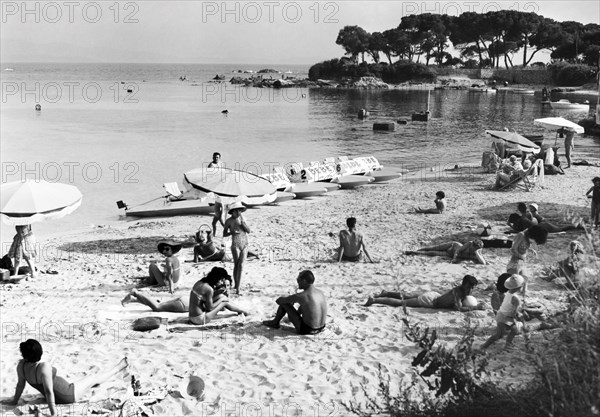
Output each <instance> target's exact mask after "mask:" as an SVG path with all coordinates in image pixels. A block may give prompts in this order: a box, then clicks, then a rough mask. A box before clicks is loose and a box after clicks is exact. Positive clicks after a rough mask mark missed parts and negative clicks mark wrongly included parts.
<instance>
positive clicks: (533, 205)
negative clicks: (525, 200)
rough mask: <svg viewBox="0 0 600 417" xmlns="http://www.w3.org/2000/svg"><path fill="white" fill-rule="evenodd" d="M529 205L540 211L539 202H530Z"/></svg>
mask: <svg viewBox="0 0 600 417" xmlns="http://www.w3.org/2000/svg"><path fill="white" fill-rule="evenodd" d="M529 207H533V208H534V209H535V211H539V209H540V206H538V205H537V203H531V204H529Z"/></svg>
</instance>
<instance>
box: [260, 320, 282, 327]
mask: <svg viewBox="0 0 600 417" xmlns="http://www.w3.org/2000/svg"><path fill="white" fill-rule="evenodd" d="M262 324H264V325H265V326H267V327H272V328H273V329H279V323H277V322H276V321H275V320H265V321H263V322H262Z"/></svg>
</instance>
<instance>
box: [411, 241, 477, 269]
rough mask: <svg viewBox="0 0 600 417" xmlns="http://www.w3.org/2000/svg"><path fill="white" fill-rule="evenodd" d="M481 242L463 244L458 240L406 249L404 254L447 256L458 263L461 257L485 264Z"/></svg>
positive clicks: (454, 262)
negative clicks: (413, 249) (412, 249)
mask: <svg viewBox="0 0 600 417" xmlns="http://www.w3.org/2000/svg"><path fill="white" fill-rule="evenodd" d="M482 248H483V242H482V241H481V240H479V239H477V240H471V241H469V242H467V243H465V244H464V245H463V244H462V243H460V242H448V243H442V244H440V245H436V246H429V247H425V248H421V249H418V250H416V251H408V250H407V251H406V252H404V254H405V255H426V256H447V257H449V258H452V263H453V264H456V263H459V262H460V260H461V259H471V260H473V261H475V263H480V264H482V265H485V264H486V262H485V259H483V255H482V253H481V249H482Z"/></svg>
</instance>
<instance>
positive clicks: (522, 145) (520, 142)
mask: <svg viewBox="0 0 600 417" xmlns="http://www.w3.org/2000/svg"><path fill="white" fill-rule="evenodd" d="M485 133H487V134H488V135H490V136H491V137H493V138H496V139H501V140H503V141H504V142H507V143H508V144H510V145H511V147H513V148H515V147H516V148H517V149H519V150H520V151H523V152H531V153H534V154H536V153H539V152H540V147H539V146H537V145H536V144H535V143H533V142H532V141H530V140H529V139H527V138H526V137H524V136H521V135H519V134H518V133H517V132H506V131H504V130H486V131H485Z"/></svg>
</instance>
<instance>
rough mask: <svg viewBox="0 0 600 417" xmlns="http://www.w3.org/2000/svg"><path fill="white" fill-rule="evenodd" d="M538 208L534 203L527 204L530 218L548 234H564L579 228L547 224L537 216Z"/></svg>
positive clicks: (571, 225) (576, 226)
mask: <svg viewBox="0 0 600 417" xmlns="http://www.w3.org/2000/svg"><path fill="white" fill-rule="evenodd" d="M538 209H539V206H538V205H537V204H536V203H531V204H529V212H530V213H531V216H532V217H533V218H534V219H535V220H536V221H537V223H538V225H539V226H540V227H541V228H542V229H545V230H546V231H547V232H548V233H560V232H566V231H567V230H577V229H580V228H581V227H580V226H579V225H573V224H568V225H566V226H557V225H555V224H553V223H549V222H547V221H546V219H544V218H543V217H542V216H540V214H539V211H538Z"/></svg>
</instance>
